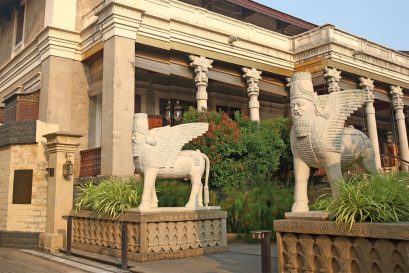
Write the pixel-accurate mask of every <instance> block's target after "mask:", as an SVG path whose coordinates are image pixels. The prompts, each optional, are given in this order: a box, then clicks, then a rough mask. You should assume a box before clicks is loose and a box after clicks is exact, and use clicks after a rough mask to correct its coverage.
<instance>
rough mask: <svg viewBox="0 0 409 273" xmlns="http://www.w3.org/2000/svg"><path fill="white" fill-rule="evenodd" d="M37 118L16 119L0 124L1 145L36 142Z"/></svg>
mask: <svg viewBox="0 0 409 273" xmlns="http://www.w3.org/2000/svg"><path fill="white" fill-rule="evenodd" d="M36 123H37V121H36V120H29V121H14V122H10V123H7V124H3V125H1V126H0V146H6V145H12V144H32V143H36Z"/></svg>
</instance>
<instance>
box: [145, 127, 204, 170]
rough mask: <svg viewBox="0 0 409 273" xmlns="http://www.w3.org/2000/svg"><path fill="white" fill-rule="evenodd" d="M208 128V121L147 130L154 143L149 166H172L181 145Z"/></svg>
mask: <svg viewBox="0 0 409 273" xmlns="http://www.w3.org/2000/svg"><path fill="white" fill-rule="evenodd" d="M208 128H209V124H208V123H205V122H196V123H187V124H181V125H177V126H173V127H170V126H166V127H160V128H155V129H152V130H149V132H148V137H150V138H151V141H152V142H153V143H155V144H156V145H154V149H153V151H152V155H150V163H151V167H154V168H165V167H173V166H174V165H175V162H176V159H177V157H178V155H179V153H180V151H181V150H182V147H183V146H184V145H185V144H186V143H188V142H189V141H191V140H193V139H195V138H197V137H199V136H201V135H203V134H204V133H206V131H207V130H208Z"/></svg>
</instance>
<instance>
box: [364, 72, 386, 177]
mask: <svg viewBox="0 0 409 273" xmlns="http://www.w3.org/2000/svg"><path fill="white" fill-rule="evenodd" d="M359 80H360V84H359V86H361V87H362V89H363V90H366V91H367V92H368V97H367V100H366V102H365V114H366V123H367V127H368V136H369V139H370V140H371V142H372V146H373V150H374V154H375V164H376V168H377V169H378V170H382V164H381V153H380V152H379V140H378V129H377V126H376V116H375V107H374V106H373V103H374V101H375V96H374V94H373V93H372V90H373V89H374V87H375V86H374V84H373V80H371V79H370V78H363V77H361V78H360V79H359Z"/></svg>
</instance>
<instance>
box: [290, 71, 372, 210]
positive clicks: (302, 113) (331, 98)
mask: <svg viewBox="0 0 409 273" xmlns="http://www.w3.org/2000/svg"><path fill="white" fill-rule="evenodd" d="M289 86H290V102H291V114H292V117H293V128H292V130H291V150H292V152H293V155H294V171H295V179H296V190H295V192H294V204H293V207H292V211H293V212H303V211H308V210H309V208H308V197H307V182H308V177H309V172H310V170H309V168H310V167H315V168H324V169H325V171H326V174H327V176H328V179H329V182H330V184H331V189H332V194H333V195H334V196H336V195H337V194H338V187H337V186H336V183H337V182H338V181H339V180H341V179H342V172H343V171H346V170H348V169H349V168H351V167H352V166H353V164H355V163H357V164H359V165H361V166H362V167H363V168H364V169H365V170H366V171H367V172H369V173H376V172H377V169H376V166H375V161H374V160H373V158H374V151H373V147H372V144H371V141H370V140H369V139H368V137H367V136H366V135H364V134H363V133H362V132H360V131H358V130H355V129H354V128H351V127H349V128H344V123H345V120H346V119H347V118H348V117H349V116H350V115H351V114H352V113H353V112H354V111H355V110H357V109H358V108H359V107H361V106H362V105H363V103H364V102H365V100H366V99H367V93H366V92H364V91H362V90H344V91H339V92H332V93H330V94H328V95H321V96H318V95H317V94H316V93H315V92H314V89H313V86H312V80H311V74H310V73H307V72H297V73H294V74H293V76H292V77H291V81H290V83H289ZM352 144H353V145H352ZM341 166H342V167H341Z"/></svg>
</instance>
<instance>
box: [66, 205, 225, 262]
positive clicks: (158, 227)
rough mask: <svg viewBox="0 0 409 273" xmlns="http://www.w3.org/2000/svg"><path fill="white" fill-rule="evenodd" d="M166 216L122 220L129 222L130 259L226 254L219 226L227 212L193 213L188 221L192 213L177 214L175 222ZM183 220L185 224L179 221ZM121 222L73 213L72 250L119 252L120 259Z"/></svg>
mask: <svg viewBox="0 0 409 273" xmlns="http://www.w3.org/2000/svg"><path fill="white" fill-rule="evenodd" d="M168 214H169V213H167V212H166V213H156V212H155V213H152V214H139V213H125V214H123V215H122V216H121V217H125V218H126V221H127V222H128V251H129V257H130V259H133V260H137V261H147V260H158V259H164V258H172V257H173V258H177V257H184V256H196V255H202V254H204V253H206V252H205V251H195V252H191V251H192V250H199V249H200V250H205V249H208V250H214V251H215V252H217V251H224V250H225V247H226V245H225V243H224V242H225V240H224V239H223V238H224V237H225V236H226V234H225V232H223V230H225V227H224V228H223V227H222V225H225V221H224V219H225V218H226V212H221V211H209V212H195V213H194V214H195V215H196V217H194V218H195V219H194V218H192V217H191V212H178V213H177V215H178V217H176V218H174V219H175V220H172V219H171V218H169V215H168ZM185 214H186V215H185ZM140 216H143V217H142V218H143V219H142V218H141V217H140ZM158 216H159V218H162V220H161V221H151V220H158V219H157V218H158ZM183 218H187V219H188V220H181V219H183ZM120 221H121V218H119V219H118V220H116V221H114V220H110V219H103V218H97V217H96V216H95V215H94V216H92V214H91V213H90V212H87V211H83V212H80V213H76V214H75V215H74V216H73V247H74V248H78V249H83V250H87V251H91V252H99V253H109V255H112V254H114V253H115V251H118V252H119V253H118V254H119V255H120V250H121V248H122V245H121V225H122V224H121V222H120ZM141 242H146V243H142V244H141ZM178 253H179V254H178Z"/></svg>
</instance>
